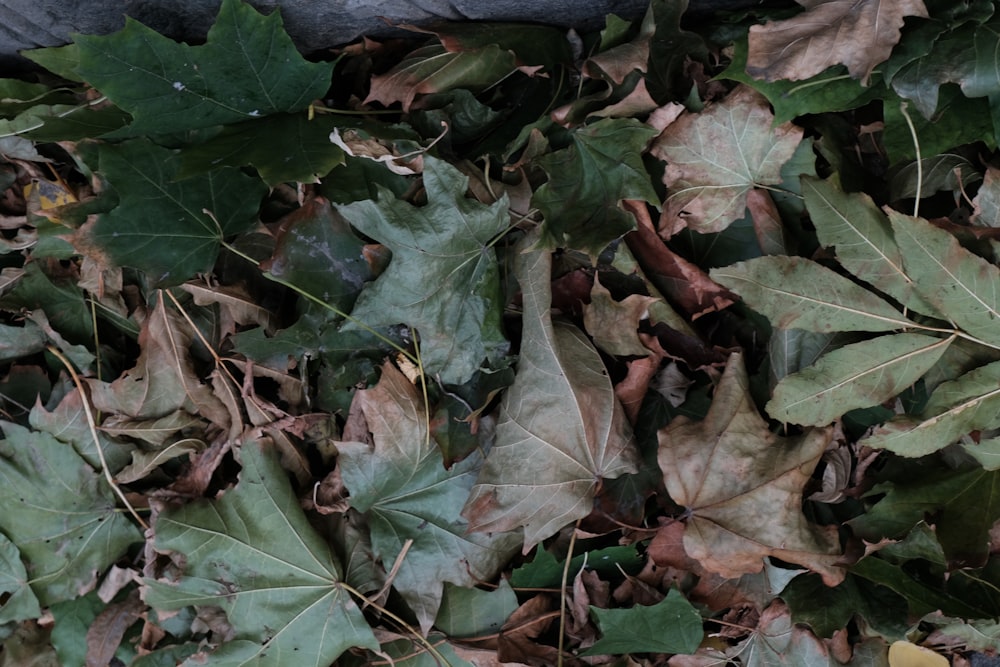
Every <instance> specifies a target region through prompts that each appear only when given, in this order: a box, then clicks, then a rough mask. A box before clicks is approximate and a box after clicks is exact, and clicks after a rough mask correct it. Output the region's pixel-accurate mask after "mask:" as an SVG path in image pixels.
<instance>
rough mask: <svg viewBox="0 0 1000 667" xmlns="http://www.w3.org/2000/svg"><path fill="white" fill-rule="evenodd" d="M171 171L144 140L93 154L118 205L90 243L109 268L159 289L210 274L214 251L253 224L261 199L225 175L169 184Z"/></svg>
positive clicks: (162, 151) (165, 155) (244, 179)
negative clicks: (138, 273) (139, 274)
mask: <svg viewBox="0 0 1000 667" xmlns="http://www.w3.org/2000/svg"><path fill="white" fill-rule="evenodd" d="M178 163H179V158H178V156H177V154H176V153H174V152H173V151H170V150H167V149H166V148H161V147H159V146H157V145H155V144H153V143H151V142H148V141H145V140H133V141H128V142H125V143H123V144H119V145H116V146H112V145H102V146H101V149H100V167H101V170H102V172H103V173H104V175H105V176H106V177H107V179H108V180H109V181H110V182H111V184H112V185H113V186H114V187H115V189H116V190H117V191H118V193H119V196H120V197H121V201H120V203H119V205H118V207H117V208H115V209H114V210H112V211H111V212H110V213H106V214H104V215H101V216H100V217H99V218H98V220H97V224H95V225H94V227H93V230H92V231H91V237H92V239H93V241H94V242H95V243H97V244H98V245H99V247H100V248H101V249H102V250H103V251H105V252H107V253H108V255H110V257H111V259H112V261H114V262H115V263H117V264H119V265H122V266H130V267H134V268H137V269H141V270H143V271H145V272H146V273H147V274H148V275H149V277H150V279H152V280H153V281H154V282H156V283H159V284H161V285H176V284H178V283H182V282H184V281H185V280H187V279H188V278H190V277H191V276H193V275H194V274H196V273H198V272H200V271H208V270H210V269H211V268H212V265H213V264H214V263H215V259H216V256H217V255H218V252H219V243H220V242H221V241H222V240H223V239H225V238H226V237H227V236H230V235H232V234H236V233H239V232H243V231H246V230H248V229H249V228H250V227H251V226H252V225H253V224H254V222H255V219H256V214H257V208H258V205H259V202H260V199H261V197H262V196H263V194H264V191H265V188H264V185H263V184H262V183H260V182H259V181H257V180H256V179H252V178H250V177H248V176H245V175H243V174H242V173H240V172H239V171H238V170H236V169H232V168H223V169H216V170H213V171H211V172H209V173H208V174H206V175H204V176H196V177H192V178H188V179H184V180H175V178H176V176H177V170H178V166H179V165H178ZM206 211H207V212H206Z"/></svg>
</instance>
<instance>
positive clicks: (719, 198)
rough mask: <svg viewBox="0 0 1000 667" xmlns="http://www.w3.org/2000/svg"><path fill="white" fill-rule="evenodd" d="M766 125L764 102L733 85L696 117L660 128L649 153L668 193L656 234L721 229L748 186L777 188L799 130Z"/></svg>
mask: <svg viewBox="0 0 1000 667" xmlns="http://www.w3.org/2000/svg"><path fill="white" fill-rule="evenodd" d="M773 122H774V115H773V114H772V113H771V109H770V106H769V105H768V103H767V100H765V99H764V98H763V97H762V96H761V95H760V94H759V93H756V92H754V91H753V90H752V89H751V88H748V87H747V86H740V87H738V88H737V89H736V90H734V91H733V92H732V93H730V94H729V96H727V97H726V99H724V100H723V101H722V102H719V103H718V104H714V105H712V106H711V107H709V108H708V109H706V110H705V111H703V112H702V113H697V114H693V113H685V114H683V115H681V117H680V118H678V119H677V120H676V121H674V122H673V123H671V124H670V125H668V126H667V127H666V129H665V130H664V131H663V134H661V135H660V137H659V138H658V139H657V140H656V141H655V142H654V143H653V147H652V149H651V151H650V152H651V153H652V154H653V155H655V156H656V157H658V158H660V159H661V160H664V161H666V163H667V169H666V172H665V173H664V175H663V182H664V183H665V184H666V185H667V188H669V191H670V194H669V196H668V197H667V201H666V208H665V209H664V211H663V216H662V218H661V222H660V233H661V234H664V235H672V234H674V233H675V232H678V231H680V230H681V229H683V228H684V227H685V226H687V227H690V228H691V229H693V230H695V231H697V232H719V231H722V230H723V229H725V228H726V227H728V226H729V225H730V223H732V222H733V221H734V220H738V219H740V218H742V217H743V214H744V211H745V210H746V205H747V193H748V192H750V190H751V189H752V188H754V187H756V186H758V185H776V184H778V183H781V181H782V177H781V167H782V165H784V164H785V162H787V161H788V160H790V159H791V157H792V155H793V154H794V153H795V149H796V148H797V147H798V145H799V142H800V141H801V140H802V129H801V128H798V127H796V126H794V125H792V124H791V123H782V124H780V125H777V126H774V127H772V124H773Z"/></svg>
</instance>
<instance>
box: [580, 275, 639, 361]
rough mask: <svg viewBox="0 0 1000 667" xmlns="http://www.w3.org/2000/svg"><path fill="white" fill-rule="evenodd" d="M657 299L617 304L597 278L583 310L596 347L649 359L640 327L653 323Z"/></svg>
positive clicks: (634, 297)
mask: <svg viewBox="0 0 1000 667" xmlns="http://www.w3.org/2000/svg"><path fill="white" fill-rule="evenodd" d="M656 300H657V299H656V298H654V297H649V296H642V295H641V294H630V295H629V296H627V297H625V298H624V299H622V300H621V301H615V299H614V298H612V296H611V292H609V291H608V290H607V288H605V287H604V286H603V285H601V281H600V278H599V277H597V276H595V278H594V286H593V288H591V291H590V303H589V304H587V305H585V306H584V308H583V326H584V327H585V328H586V329H587V333H589V334H590V337H591V338H593V339H594V344H595V345H596V346H597V347H599V348H600V349H602V350H604V351H605V352H607V353H608V354H612V355H620V356H624V357H629V356H632V357H645V356H647V355H648V354H649V349H648V348H647V347H646V346H645V345H643V344H642V342H641V341H640V340H639V334H638V329H639V324H640V323H641V322H642V320H644V319H649V306H650V304H651V303H654V302H655V301H656Z"/></svg>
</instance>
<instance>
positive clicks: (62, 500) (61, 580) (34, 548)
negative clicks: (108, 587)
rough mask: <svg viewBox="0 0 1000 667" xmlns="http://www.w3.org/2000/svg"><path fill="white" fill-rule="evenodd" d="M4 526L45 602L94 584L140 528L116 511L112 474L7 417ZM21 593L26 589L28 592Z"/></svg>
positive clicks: (0, 492)
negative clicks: (104, 473) (108, 478)
mask: <svg viewBox="0 0 1000 667" xmlns="http://www.w3.org/2000/svg"><path fill="white" fill-rule="evenodd" d="M2 428H3V433H4V436H5V437H4V439H3V440H0V456H2V458H0V478H2V481H3V483H2V484H0V502H2V504H3V506H4V507H6V508H8V511H6V512H4V513H3V514H2V515H0V530H2V531H3V534H4V535H5V536H7V537H8V538H9V539H10V541H11V542H13V544H14V545H15V546H16V547H17V548H18V549H20V551H21V557H22V559H23V560H24V562H25V563H26V567H27V569H28V575H29V578H30V579H29V581H30V584H27V582H25V584H26V585H30V587H31V591H32V592H33V593H34V594H35V596H37V598H38V602H39V603H40V604H42V605H45V606H48V605H50V604H52V603H54V602H59V601H61V600H72V599H73V598H75V597H78V596H80V595H82V594H83V593H85V592H87V590H89V589H90V588H92V587H93V586H94V584H95V583H96V579H97V574H98V573H99V572H101V571H103V570H104V568H106V567H108V566H109V565H110V564H111V563H113V562H114V561H115V560H116V559H118V558H119V557H120V556H121V555H122V554H123V553H124V552H125V550H126V549H127V548H128V546H129V545H130V544H132V543H134V542H139V541H141V540H142V535H141V534H140V532H139V531H138V530H137V529H136V528H135V526H133V525H132V524H131V523H130V522H129V520H128V519H127V518H126V515H125V514H124V513H122V512H119V511H117V508H116V507H115V495H114V494H113V492H112V491H111V488H110V487H109V486H108V483H107V481H105V479H104V478H103V477H101V476H100V475H99V474H98V473H96V472H94V470H93V468H91V467H90V466H89V465H87V463H86V462H85V461H84V460H83V459H82V458H80V456H79V455H78V454H77V453H76V452H75V451H74V450H73V448H72V447H67V446H66V445H65V444H64V443H61V442H59V441H58V440H56V439H55V438H53V437H52V436H50V435H48V434H46V433H39V432H36V431H29V430H28V429H26V428H24V427H22V426H17V425H16V424H11V423H8V422H3V424H2ZM22 595H25V596H27V595H29V594H28V593H23V594H22Z"/></svg>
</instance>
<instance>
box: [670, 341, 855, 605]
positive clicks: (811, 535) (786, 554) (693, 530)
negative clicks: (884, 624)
mask: <svg viewBox="0 0 1000 667" xmlns="http://www.w3.org/2000/svg"><path fill="white" fill-rule="evenodd" d="M832 435H833V430H832V429H831V428H814V429H811V430H807V431H806V432H805V433H803V434H802V435H801V436H797V437H789V438H782V437H779V436H776V435H775V434H773V433H771V431H770V430H769V429H768V427H767V422H765V421H764V419H762V418H761V416H760V414H759V413H758V412H757V409H756V407H755V406H754V404H753V400H752V399H751V397H750V393H749V378H748V376H747V372H746V368H745V367H744V365H743V357H742V354H733V355H732V356H730V358H729V363H728V364H727V365H726V370H725V372H724V373H723V376H722V379H721V380H720V382H719V385H718V387H717V388H716V390H715V397H714V398H713V400H712V407H711V408H709V411H708V414H707V415H706V416H705V419H703V420H702V421H700V422H692V421H691V420H689V419H687V418H686V417H677V418H676V419H674V420H673V421H672V422H670V424H669V425H667V426H666V427H665V428H663V429H661V430H660V432H659V441H660V449H659V463H660V468H661V469H662V470H663V480H664V483H665V484H666V487H667V491H668V492H669V493H670V497H671V498H673V499H674V500H675V501H676V502H677V503H679V504H681V505H684V506H685V507H687V508H688V512H689V515H688V518H687V526H686V528H685V531H684V549H685V550H686V551H687V552H688V554H689V555H690V556H691V557H692V558H694V559H695V560H697V561H699V562H700V563H701V564H702V566H703V567H704V568H705V569H707V570H709V571H711V572H716V573H718V574H721V575H722V576H724V577H727V578H734V577H738V576H740V575H742V574H745V573H751V572H759V571H760V570H761V568H762V567H763V565H764V557H765V556H774V557H776V558H780V559H781V560H783V561H786V562H789V563H796V564H799V565H802V566H804V567H807V568H809V569H811V570H814V571H815V572H818V573H819V574H820V575H821V576H822V577H823V580H824V581H825V582H826V583H827V584H828V585H830V586H835V585H836V584H838V583H839V582H840V581H842V580H843V578H844V576H845V571H844V570H843V569H842V568H841V567H839V565H838V561H839V560H840V543H839V541H838V538H837V529H836V527H835V526H828V527H821V526H817V525H814V524H811V523H809V522H808V521H807V520H806V518H805V516H804V515H803V514H802V509H801V505H802V491H803V488H804V486H805V484H806V482H807V481H808V480H809V478H810V476H811V474H812V472H813V470H814V469H815V467H816V464H817V463H818V462H819V459H820V457H821V456H822V455H823V451H824V450H825V449H826V446H827V444H828V443H829V442H830V439H831V438H832Z"/></svg>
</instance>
